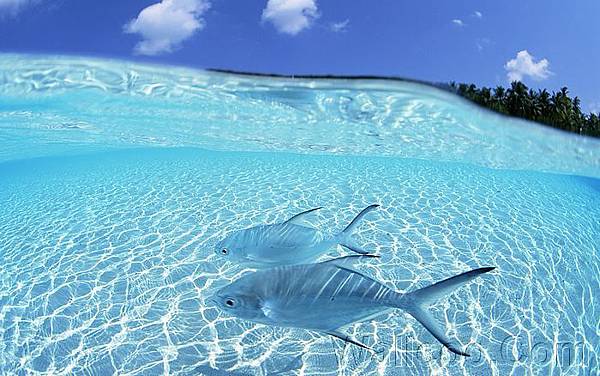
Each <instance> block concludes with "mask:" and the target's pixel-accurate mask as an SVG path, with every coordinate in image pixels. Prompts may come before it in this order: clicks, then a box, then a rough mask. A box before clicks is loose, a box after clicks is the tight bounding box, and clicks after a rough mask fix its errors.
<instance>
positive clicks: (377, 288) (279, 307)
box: [212, 256, 494, 356]
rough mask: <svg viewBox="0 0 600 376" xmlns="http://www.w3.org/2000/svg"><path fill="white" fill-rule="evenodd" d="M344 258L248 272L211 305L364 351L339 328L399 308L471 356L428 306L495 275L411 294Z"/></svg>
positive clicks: (463, 277)
mask: <svg viewBox="0 0 600 376" xmlns="http://www.w3.org/2000/svg"><path fill="white" fill-rule="evenodd" d="M360 257H376V256H346V257H342V258H338V259H334V260H331V261H325V262H321V263H318V264H304V265H291V266H281V267H276V268H270V269H263V270H259V271H255V272H250V273H248V274H245V275H243V276H242V277H240V278H239V279H237V280H235V281H234V282H232V283H231V284H229V285H227V286H225V287H224V288H222V289H221V290H219V291H218V292H217V293H216V294H215V295H214V297H213V298H212V300H213V301H214V302H215V303H216V304H217V306H218V307H219V308H220V309H222V310H224V311H225V312H227V313H229V314H231V315H233V316H235V317H238V318H241V319H246V320H250V321H253V322H257V323H262V324H267V325H274V326H282V327H294V328H304V329H309V330H315V331H319V332H322V333H326V334H329V335H332V336H335V337H337V338H340V339H343V340H345V341H347V342H350V343H353V344H355V345H358V346H361V347H365V348H368V347H367V346H366V345H364V344H362V343H361V342H359V341H358V340H356V339H354V338H351V337H350V336H348V335H347V334H345V333H344V332H343V331H342V328H343V327H345V326H348V325H350V324H353V323H355V322H359V321H364V320H367V319H369V318H372V317H374V316H377V315H379V314H381V313H383V312H385V311H387V310H390V309H393V308H399V309H402V310H404V311H406V312H408V313H409V314H410V315H411V316H412V317H414V318H415V319H417V321H419V322H420V323H421V324H422V325H423V326H424V327H425V328H426V329H427V330H428V331H429V332H430V333H431V334H432V335H433V336H434V337H435V338H436V339H437V340H438V341H439V342H441V343H442V344H443V345H444V346H445V347H446V348H448V349H449V350H450V351H452V352H453V353H456V354H459V355H463V356H469V355H468V354H467V353H466V352H464V351H463V350H461V349H460V345H459V344H458V343H457V341H455V340H453V339H451V338H449V337H447V336H446V328H444V327H443V324H442V325H440V324H439V323H438V322H436V320H435V319H434V318H433V316H432V315H431V314H430V313H429V312H428V310H427V309H428V307H430V306H431V305H433V304H434V303H435V302H436V301H438V300H440V299H442V298H444V297H446V296H448V295H450V294H451V293H452V292H453V291H454V290H455V289H457V288H458V287H461V286H463V285H464V284H466V283H467V282H469V281H471V280H473V279H474V278H476V277H478V276H480V275H481V274H483V273H487V272H489V271H491V270H493V269H494V268H493V267H484V268H479V269H474V270H471V271H469V272H466V273H462V274H459V275H457V276H454V277H451V278H448V279H446V280H443V281H441V282H437V283H435V284H433V285H430V286H428V287H425V288H422V289H420V290H416V291H413V292H409V293H400V292H397V291H394V290H393V289H391V288H389V287H386V286H385V285H383V284H381V283H379V282H378V281H376V280H374V279H372V278H371V277H369V276H366V275H364V274H362V273H360V272H358V271H356V270H354V269H352V268H351V267H350V266H348V265H346V264H347V262H346V261H348V260H350V261H351V260H352V259H355V258H360Z"/></svg>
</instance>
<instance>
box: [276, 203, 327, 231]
mask: <svg viewBox="0 0 600 376" xmlns="http://www.w3.org/2000/svg"><path fill="white" fill-rule="evenodd" d="M319 209H323V208H322V207H320V206H319V207H318V208H313V209H309V210H306V211H303V212H302V213H298V214H296V215H295V216H293V217H291V218H290V219H288V220H287V221H285V222H283V223H290V224H295V225H300V226H305V227H306V225H305V224H304V218H305V217H306V215H307V214H310V213H312V212H314V211H317V210H319Z"/></svg>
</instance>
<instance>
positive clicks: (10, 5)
mask: <svg viewBox="0 0 600 376" xmlns="http://www.w3.org/2000/svg"><path fill="white" fill-rule="evenodd" d="M33 2H34V0H0V15H1V14H10V15H16V14H17V13H18V12H19V11H20V10H21V9H22V8H23V7H25V6H28V5H30V4H31V3H33Z"/></svg>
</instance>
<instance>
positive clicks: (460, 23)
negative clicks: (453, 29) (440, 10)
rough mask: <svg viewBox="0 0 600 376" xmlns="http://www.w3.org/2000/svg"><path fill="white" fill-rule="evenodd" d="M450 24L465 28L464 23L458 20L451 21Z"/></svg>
mask: <svg viewBox="0 0 600 376" xmlns="http://www.w3.org/2000/svg"><path fill="white" fill-rule="evenodd" d="M452 23H453V24H455V25H457V26H460V27H463V26H465V23H464V22H463V20H460V19H458V18H455V19H453V20H452Z"/></svg>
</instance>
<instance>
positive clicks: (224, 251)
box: [221, 248, 229, 255]
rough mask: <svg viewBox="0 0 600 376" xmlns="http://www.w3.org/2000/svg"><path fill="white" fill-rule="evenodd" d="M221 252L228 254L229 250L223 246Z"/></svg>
mask: <svg viewBox="0 0 600 376" xmlns="http://www.w3.org/2000/svg"><path fill="white" fill-rule="evenodd" d="M221 253H222V254H224V255H226V254H228V253H229V250H227V248H223V249H222V250H221Z"/></svg>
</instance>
